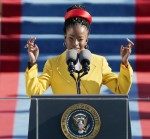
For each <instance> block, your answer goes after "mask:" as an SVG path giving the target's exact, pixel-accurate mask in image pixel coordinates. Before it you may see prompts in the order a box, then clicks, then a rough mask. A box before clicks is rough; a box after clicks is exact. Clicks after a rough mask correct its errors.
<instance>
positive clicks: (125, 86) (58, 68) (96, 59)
mask: <svg viewBox="0 0 150 139" xmlns="http://www.w3.org/2000/svg"><path fill="white" fill-rule="evenodd" d="M37 75H38V65H37V64H36V65H34V66H33V67H32V68H31V69H28V68H27V69H26V74H25V77H26V92H27V95H28V96H29V97H30V96H31V95H38V94H43V93H44V91H45V90H46V89H47V88H48V87H49V86H51V88H52V91H53V93H54V94H60V95H63V94H77V89H76V83H75V81H74V80H73V78H72V77H71V76H70V74H69V72H68V66H67V64H66V51H65V52H64V53H62V54H61V55H58V56H56V57H53V58H51V59H48V60H47V61H46V63H45V66H44V69H43V73H42V74H41V75H40V76H39V77H37ZM132 75H133V70H132V68H131V66H130V64H129V65H128V68H126V67H125V66H124V65H122V64H121V66H120V73H119V74H118V75H116V74H115V73H113V72H112V71H111V68H110V67H109V66H108V63H107V61H106V59H105V58H104V57H103V56H98V55H95V54H92V60H91V64H90V71H89V73H88V74H87V75H85V76H83V77H82V78H81V94H99V92H100V88H101V86H102V84H104V85H106V86H107V87H108V88H109V89H110V90H111V91H112V92H114V93H116V94H128V92H129V90H130V87H131V83H132ZM75 77H77V75H76V74H75Z"/></svg>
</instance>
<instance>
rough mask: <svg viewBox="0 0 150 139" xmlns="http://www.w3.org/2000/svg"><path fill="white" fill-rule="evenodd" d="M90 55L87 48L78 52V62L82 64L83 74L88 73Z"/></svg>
mask: <svg viewBox="0 0 150 139" xmlns="http://www.w3.org/2000/svg"><path fill="white" fill-rule="evenodd" d="M91 57H92V54H91V52H90V51H89V50H88V49H84V50H82V51H81V52H80V54H79V62H80V64H81V65H82V70H83V72H84V75H85V74H88V72H89V70H90V66H89V65H90V63H91Z"/></svg>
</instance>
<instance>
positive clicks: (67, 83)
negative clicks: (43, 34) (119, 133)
mask: <svg viewBox="0 0 150 139" xmlns="http://www.w3.org/2000/svg"><path fill="white" fill-rule="evenodd" d="M91 22H92V17H91V15H90V14H89V13H88V12H87V11H86V10H85V8H84V7H83V6H81V5H74V6H72V7H71V8H69V9H68V10H67V12H66V15H65V23H64V42H65V45H66V51H64V52H63V53H62V54H60V55H58V56H56V57H53V58H51V59H48V60H47V61H46V63H45V66H44V69H43V73H42V74H41V75H40V76H38V64H37V63H36V60H37V58H38V55H39V48H38V46H37V45H35V44H34V42H35V38H30V39H29V40H28V42H27V45H26V46H27V48H28V55H29V58H30V62H29V65H28V67H27V69H26V75H25V76H26V92H27V95H28V96H29V97H31V96H32V95H38V94H43V93H44V92H45V90H46V89H47V88H48V87H50V86H51V88H52V91H53V93H54V94H60V95H63V94H77V88H76V83H75V81H74V79H73V78H72V77H71V76H70V73H69V72H68V65H67V64H66V53H67V52H68V50H71V49H75V50H76V51H77V52H78V53H80V52H81V51H82V50H84V49H86V46H87V43H88V36H89V33H90V24H91ZM127 41H128V42H129V45H128V46H127V47H125V46H121V48H120V54H121V57H122V62H121V64H120V73H119V74H118V75H116V74H115V73H113V72H112V71H111V68H110V67H109V65H108V63H107V60H106V59H105V57H103V56H99V55H95V54H92V56H91V63H90V70H89V72H88V74H87V75H85V76H83V77H82V78H81V82H80V90H81V94H99V92H100V88H101V86H102V84H104V85H106V86H107V87H108V88H109V89H110V90H111V91H112V92H114V93H116V94H128V92H129V90H130V87H131V84H132V75H133V70H132V68H131V66H130V64H129V62H128V57H129V55H130V53H131V49H132V46H133V43H132V42H131V41H130V40H128V39H127ZM75 67H76V68H77V67H78V68H80V67H81V64H80V63H79V62H78V64H76V65H75ZM74 76H75V78H77V74H76V73H75V74H74Z"/></svg>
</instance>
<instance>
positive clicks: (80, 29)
mask: <svg viewBox="0 0 150 139" xmlns="http://www.w3.org/2000/svg"><path fill="white" fill-rule="evenodd" d="M87 42H88V30H87V28H86V27H85V26H83V25H81V24H76V25H74V26H71V27H69V28H68V29H67V31H66V34H65V43H66V47H67V49H68V50H70V49H76V50H77V51H78V53H79V52H80V51H81V50H82V49H84V47H85V46H86V45H87Z"/></svg>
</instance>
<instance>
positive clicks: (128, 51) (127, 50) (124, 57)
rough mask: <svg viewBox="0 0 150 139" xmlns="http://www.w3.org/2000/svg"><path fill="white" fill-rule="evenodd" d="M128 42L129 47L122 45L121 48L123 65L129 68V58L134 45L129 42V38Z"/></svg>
mask: <svg viewBox="0 0 150 139" xmlns="http://www.w3.org/2000/svg"><path fill="white" fill-rule="evenodd" d="M127 41H128V45H127V46H123V45H121V48H120V55H121V57H122V64H123V65H125V66H126V67H127V66H128V58H129V56H130V54H131V50H132V47H133V46H134V43H133V42H132V41H131V40H129V39H128V38H127Z"/></svg>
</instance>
